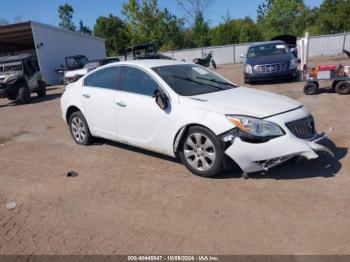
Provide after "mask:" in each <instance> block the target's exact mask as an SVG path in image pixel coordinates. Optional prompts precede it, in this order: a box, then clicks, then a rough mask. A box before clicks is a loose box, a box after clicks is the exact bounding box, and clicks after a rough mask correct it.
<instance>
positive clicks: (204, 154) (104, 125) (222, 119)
mask: <svg viewBox="0 0 350 262" xmlns="http://www.w3.org/2000/svg"><path fill="white" fill-rule="evenodd" d="M61 108H62V116H63V118H64V120H65V121H66V122H67V123H68V126H69V129H70V132H71V135H72V137H73V139H74V140H75V142H76V143H78V144H80V145H87V144H89V143H90V142H91V141H92V138H93V137H102V138H106V139H110V140H114V141H118V142H121V143H125V144H129V145H132V146H136V147H140V148H144V149H147V150H151V151H155V152H159V153H162V154H166V155H169V156H172V157H176V156H179V157H180V159H181V161H182V163H183V164H184V165H185V166H186V167H187V168H188V169H189V170H190V171H192V172H193V173H195V174H197V175H200V176H205V177H211V176H215V175H218V174H219V173H220V172H221V171H222V170H223V169H224V168H226V167H227V163H230V164H232V165H233V163H232V162H235V163H236V164H237V165H238V166H239V167H240V168H241V169H242V171H243V173H244V174H247V173H251V172H256V171H261V170H267V169H269V168H271V167H273V166H276V165H278V164H281V163H283V162H285V161H287V160H289V159H292V158H294V157H305V158H307V159H313V158H317V157H318V154H317V153H316V152H317V151H325V152H328V153H330V154H332V153H331V152H330V151H329V149H328V148H326V147H324V146H322V145H320V144H318V143H317V142H318V141H319V140H320V139H321V138H323V137H324V136H320V135H319V134H318V133H317V132H316V130H315V124H314V120H313V117H312V116H311V114H310V112H309V111H308V110H307V109H306V108H305V107H303V105H302V104H301V103H299V102H297V101H295V100H292V99H290V98H288V97H285V96H280V95H276V94H272V93H269V92H264V91H258V90H255V89H251V88H246V87H239V86H237V85H236V84H234V83H232V82H230V81H229V80H227V79H225V78H224V77H222V76H220V75H218V74H216V73H215V72H212V71H210V70H208V69H206V68H204V67H202V66H199V65H195V64H189V63H184V62H179V61H173V60H135V61H125V62H119V63H113V64H109V65H106V66H103V67H100V68H98V69H96V70H94V71H92V72H90V73H89V74H87V75H86V76H84V77H82V78H81V79H79V80H78V81H77V82H75V83H72V84H69V85H68V86H67V87H66V90H65V92H64V93H63V95H62V98H61Z"/></svg>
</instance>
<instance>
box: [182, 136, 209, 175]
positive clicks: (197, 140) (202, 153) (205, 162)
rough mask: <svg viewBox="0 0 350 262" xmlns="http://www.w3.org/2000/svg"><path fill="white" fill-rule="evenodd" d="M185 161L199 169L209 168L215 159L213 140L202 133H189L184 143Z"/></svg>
mask: <svg viewBox="0 0 350 262" xmlns="http://www.w3.org/2000/svg"><path fill="white" fill-rule="evenodd" d="M184 155H185V158H186V161H187V162H188V163H189V164H190V165H191V166H192V167H193V168H195V169H197V170H200V171H206V170H209V169H210V168H211V167H212V166H213V164H214V162H215V159H216V152H215V147H214V144H213V142H212V141H211V140H210V139H209V138H208V137H207V136H206V135H204V134H201V133H192V134H190V135H189V136H188V137H187V139H186V141H185V144H184Z"/></svg>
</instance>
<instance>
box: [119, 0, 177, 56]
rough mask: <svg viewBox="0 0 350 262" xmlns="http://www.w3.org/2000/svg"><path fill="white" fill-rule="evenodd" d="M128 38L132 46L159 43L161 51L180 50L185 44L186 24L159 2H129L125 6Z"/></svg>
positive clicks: (124, 12)
mask: <svg viewBox="0 0 350 262" xmlns="http://www.w3.org/2000/svg"><path fill="white" fill-rule="evenodd" d="M123 14H124V15H125V17H126V23H127V32H128V38H129V40H130V43H131V44H133V45H134V44H139V43H145V42H154V43H157V45H158V47H159V48H160V49H163V50H165V49H169V48H170V49H178V48H182V47H183V44H184V37H183V34H184V30H183V27H184V23H183V20H181V19H178V18H177V17H176V16H175V15H172V14H171V13H170V12H169V11H168V10H167V9H164V10H161V9H159V7H158V3H157V0H141V1H138V0H129V1H127V2H125V3H124V4H123Z"/></svg>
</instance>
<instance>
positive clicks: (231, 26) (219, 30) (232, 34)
mask: <svg viewBox="0 0 350 262" xmlns="http://www.w3.org/2000/svg"><path fill="white" fill-rule="evenodd" d="M210 38H211V44H212V45H227V44H237V43H248V42H256V41H260V40H262V39H263V37H262V34H261V32H260V30H259V29H258V27H257V25H256V24H255V23H254V21H253V20H252V19H251V18H250V17H245V18H244V19H229V20H225V21H224V23H221V24H219V25H218V26H216V27H214V28H212V29H211V30H210Z"/></svg>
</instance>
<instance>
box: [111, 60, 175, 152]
mask: <svg viewBox="0 0 350 262" xmlns="http://www.w3.org/2000/svg"><path fill="white" fill-rule="evenodd" d="M120 88H121V91H118V95H117V101H116V104H117V107H116V119H117V132H118V138H119V139H120V140H121V141H123V142H125V143H128V144H132V145H136V146H140V147H143V148H146V149H150V150H155V151H162V150H161V149H162V148H164V145H162V143H163V141H162V137H163V136H162V135H161V133H162V130H164V128H166V123H167V121H168V120H169V112H167V111H166V110H165V111H164V110H162V109H160V108H159V106H158V105H157V104H156V102H155V99H154V97H153V96H154V92H155V91H156V90H157V89H158V88H159V85H158V83H157V82H156V81H155V80H154V79H153V78H152V77H151V76H150V75H149V74H148V73H147V72H145V71H143V70H141V69H139V68H136V67H133V66H122V69H121V72H120Z"/></svg>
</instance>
